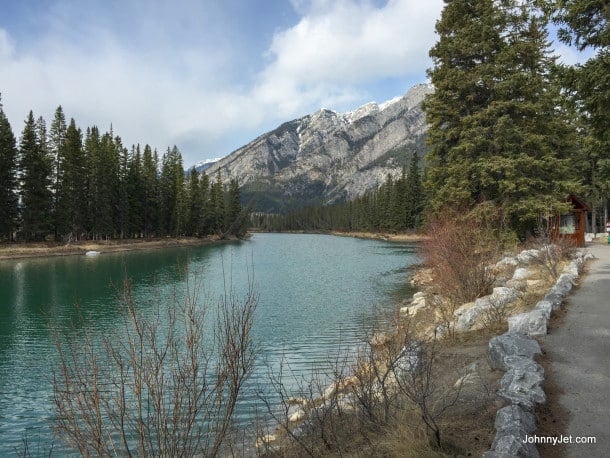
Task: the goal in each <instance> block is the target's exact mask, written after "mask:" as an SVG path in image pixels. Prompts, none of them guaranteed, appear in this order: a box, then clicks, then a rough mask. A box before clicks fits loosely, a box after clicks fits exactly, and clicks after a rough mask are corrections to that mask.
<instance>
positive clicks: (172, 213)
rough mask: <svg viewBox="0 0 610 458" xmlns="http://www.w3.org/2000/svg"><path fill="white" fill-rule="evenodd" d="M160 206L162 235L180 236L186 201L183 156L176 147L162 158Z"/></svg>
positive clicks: (168, 150)
mask: <svg viewBox="0 0 610 458" xmlns="http://www.w3.org/2000/svg"><path fill="white" fill-rule="evenodd" d="M159 204H160V223H161V227H160V229H161V233H162V234H164V235H172V236H174V237H177V236H179V235H180V234H181V233H182V232H183V230H184V223H185V214H186V199H185V189H184V169H183V166H182V155H181V154H180V151H179V150H178V148H177V147H176V146H174V147H173V148H172V149H169V148H168V149H167V152H166V154H164V155H163V158H162V166H161V176H160V177H159Z"/></svg>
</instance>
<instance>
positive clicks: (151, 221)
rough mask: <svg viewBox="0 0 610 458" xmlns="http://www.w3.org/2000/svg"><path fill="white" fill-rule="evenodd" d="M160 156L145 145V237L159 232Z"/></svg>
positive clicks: (143, 193) (143, 218) (143, 175)
mask: <svg viewBox="0 0 610 458" xmlns="http://www.w3.org/2000/svg"><path fill="white" fill-rule="evenodd" d="M158 162H159V161H158V158H157V153H156V151H155V154H154V155H153V152H152V150H151V148H150V146H149V145H146V146H144V154H143V158H142V199H143V201H142V222H143V231H144V237H152V236H153V235H154V234H155V233H156V232H158V222H159V212H158V207H159V206H158V177H157V168H158Z"/></svg>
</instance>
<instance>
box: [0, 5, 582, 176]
mask: <svg viewBox="0 0 610 458" xmlns="http://www.w3.org/2000/svg"><path fill="white" fill-rule="evenodd" d="M442 5H443V2H442V0H425V1H421V0H222V1H221V0H198V1H197V0H168V1H157V0H150V1H144V0H106V1H94V0H17V1H13V0H0V92H1V93H2V103H3V106H4V111H5V113H6V114H7V116H8V118H9V121H10V122H11V125H12V127H13V131H14V132H15V135H16V136H19V134H20V133H21V130H22V128H23V120H24V119H25V117H26V116H27V113H28V112H29V110H33V111H34V115H35V116H43V117H44V118H45V119H46V121H47V123H48V124H50V122H51V120H52V118H53V113H54V111H55V109H56V108H57V106H58V105H62V107H63V109H64V112H65V113H66V116H67V117H68V119H69V118H70V117H73V118H74V119H75V120H76V123H77V125H78V126H79V127H81V128H83V129H84V128H86V127H87V126H92V125H97V126H98V127H100V129H102V130H107V129H109V127H110V125H111V124H112V126H113V128H114V132H115V133H116V134H118V135H120V136H121V137H122V139H123V142H124V143H125V144H126V145H127V146H131V145H132V144H135V143H140V144H142V145H143V144H145V143H148V144H150V145H151V146H152V147H153V148H157V149H158V150H159V151H160V152H162V151H164V150H165V149H166V148H167V147H168V146H172V145H174V144H175V145H177V146H178V148H179V149H180V151H181V152H182V155H183V157H184V163H185V166H186V167H189V166H191V165H192V164H194V163H195V162H197V161H200V160H204V159H209V158H214V157H219V156H224V155H226V154H229V153H230V152H232V151H233V150H235V149H237V148H239V147H240V146H242V145H244V144H246V143H247V142H249V141H250V140H252V139H254V138H255V137H256V136H258V135H260V134H262V133H264V132H266V131H268V130H270V129H273V128H274V127H276V126H277V125H279V124H280V123H282V122H284V121H287V120H290V119H294V118H296V117H299V116H302V115H304V114H307V113H311V112H313V111H316V110H317V109H319V108H321V107H325V108H330V109H333V110H337V111H349V110H351V109H354V108H356V107H357V106H360V105H362V104H364V103H367V102H369V101H376V102H383V101H385V100H389V99H391V98H393V97H395V96H397V95H402V94H404V93H405V92H406V91H407V89H408V88H409V87H411V86H413V85H414V84H417V83H423V82H425V81H426V69H427V68H428V67H430V65H431V62H430V60H429V58H428V50H429V49H430V47H431V46H432V45H433V44H434V42H435V41H436V37H435V34H434V23H435V21H436V20H437V19H438V18H440V13H441V9H442ZM556 49H557V50H558V51H559V52H560V53H561V54H563V55H564V60H565V61H567V62H572V61H573V60H574V59H575V57H574V56H573V55H572V54H571V51H569V50H566V49H564V48H561V49H560V48H559V47H556Z"/></svg>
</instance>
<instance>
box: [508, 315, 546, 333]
mask: <svg viewBox="0 0 610 458" xmlns="http://www.w3.org/2000/svg"><path fill="white" fill-rule="evenodd" d="M548 318H549V317H548V316H547V314H546V312H545V311H544V310H540V309H534V310H531V311H529V312H526V313H520V314H519V315H514V316H511V317H508V332H518V333H520V334H525V335H527V336H544V335H546V332H547V329H546V325H547V320H548Z"/></svg>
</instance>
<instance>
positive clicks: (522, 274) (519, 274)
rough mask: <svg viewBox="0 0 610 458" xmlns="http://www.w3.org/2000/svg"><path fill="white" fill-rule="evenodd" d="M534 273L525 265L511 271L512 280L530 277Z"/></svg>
mask: <svg viewBox="0 0 610 458" xmlns="http://www.w3.org/2000/svg"><path fill="white" fill-rule="evenodd" d="M533 274H534V273H533V272H532V271H531V270H529V269H526V268H525V267H519V268H518V269H516V270H515V272H514V273H513V278H512V279H513V280H527V279H528V278H530V277H531V276H532V275H533Z"/></svg>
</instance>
